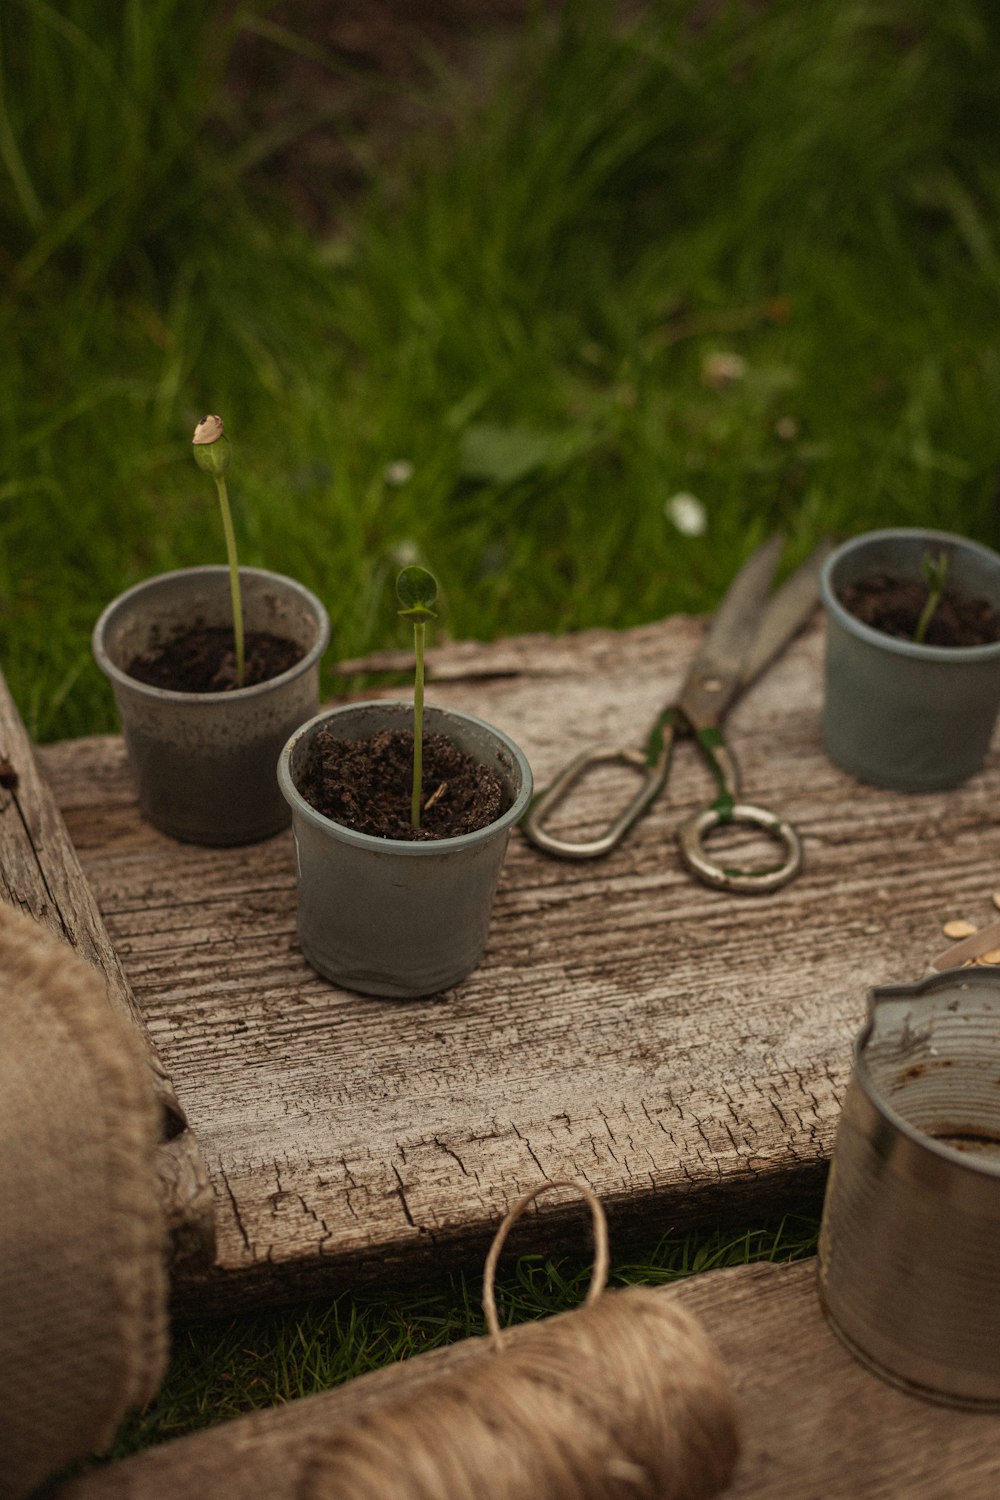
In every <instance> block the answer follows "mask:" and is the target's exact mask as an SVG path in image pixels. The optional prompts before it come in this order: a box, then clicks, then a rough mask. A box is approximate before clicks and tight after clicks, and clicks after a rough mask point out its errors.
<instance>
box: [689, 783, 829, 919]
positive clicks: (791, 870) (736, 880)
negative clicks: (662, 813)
mask: <svg viewBox="0 0 1000 1500" xmlns="http://www.w3.org/2000/svg"><path fill="white" fill-rule="evenodd" d="M733 823H743V824H749V825H750V826H751V827H753V828H759V829H761V830H762V832H764V833H766V834H768V835H769V836H770V837H771V838H773V839H774V840H775V841H776V842H777V843H778V844H780V845H781V846H782V849H783V858H782V860H781V863H780V864H778V865H769V866H768V868H767V869H766V870H738V869H734V868H733V866H731V865H720V864H717V863H716V862H715V860H713V859H709V857H708V853H707V851H706V849H705V842H704V841H705V837H706V835H708V834H709V833H711V832H712V831H713V829H716V828H724V827H728V826H729V825H730V824H733ZM677 842H678V843H679V844H680V849H681V858H682V859H683V860H684V863H685V864H686V865H687V866H688V868H689V869H690V870H692V871H693V872H694V874H695V875H697V876H698V879H699V880H703V881H704V882H705V884H706V885H711V886H714V887H715V888H716V890H720V891H741V892H743V893H744V894H745V895H751V896H763V895H766V894H767V893H768V892H769V891H777V890H780V889H781V887H782V886H783V885H787V884H788V882H789V881H790V880H793V879H794V878H795V876H796V875H797V874H798V873H799V871H800V870H801V868H802V842H801V840H800V838H799V836H798V834H797V833H796V832H795V829H794V828H793V827H792V825H791V823H786V822H785V819H784V818H779V817H778V816H777V814H776V813H773V812H768V810H767V808H766V807H753V806H751V805H750V803H748V802H736V803H734V804H733V806H732V807H731V808H730V809H728V810H725V811H724V810H722V809H720V808H718V807H706V809H705V811H704V812H701V813H696V814H695V816H694V817H693V818H688V819H687V820H686V822H684V823H682V824H681V826H680V828H678V830H677Z"/></svg>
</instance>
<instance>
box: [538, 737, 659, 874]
mask: <svg viewBox="0 0 1000 1500" xmlns="http://www.w3.org/2000/svg"><path fill="white" fill-rule="evenodd" d="M669 758H670V750H669V743H668V745H667V747H666V748H665V750H664V752H663V753H662V754H661V756H660V758H659V759H658V760H657V761H656V762H655V764H653V765H650V764H649V762H648V761H647V759H646V757H645V756H644V755H643V754H641V752H640V751H638V750H618V749H616V748H612V747H608V748H605V749H600V750H585V751H583V753H582V754H580V755H578V756H577V757H576V759H575V760H571V761H570V763H569V765H568V766H566V768H565V769H564V770H563V771H562V772H560V774H559V775H558V776H557V777H556V779H555V781H553V782H552V783H551V785H550V786H547V787H546V788H545V789H544V791H542V792H540V793H539V794H538V796H537V797H536V798H535V799H534V801H533V802H532V803H531V805H530V807H529V808H528V811H527V813H526V814H525V816H524V817H523V819H522V820H521V831H522V832H523V834H524V836H525V837H526V838H527V839H528V841H529V842H530V843H532V844H534V845H535V847H536V848H537V849H542V850H544V852H545V853H546V854H555V855H558V856H559V857H560V858H562V859H599V858H600V856H601V855H603V854H608V853H610V851H611V850H612V849H613V848H614V847H615V845H616V844H618V843H620V842H621V840H622V839H623V838H624V836H625V834H626V833H627V832H628V830H629V829H630V828H631V827H632V824H633V823H635V822H636V821H637V820H638V819H639V818H640V817H641V816H642V814H643V813H644V812H645V810H646V808H647V807H648V806H649V804H650V803H651V802H653V801H655V800H656V798H657V797H658V796H659V795H660V792H661V791H662V790H663V785H664V782H665V781H666V779H667V765H668V762H669ZM614 764H618V765H625V766H630V767H632V769H633V770H635V771H638V772H639V774H640V776H641V777H642V782H641V784H640V786H639V790H638V791H637V792H636V794H635V796H634V797H632V799H631V800H630V801H629V802H627V803H626V805H625V807H624V808H623V809H622V811H621V812H620V813H618V814H617V816H616V817H614V818H612V819H611V821H610V822H609V823H608V824H607V825H606V826H605V828H604V829H603V830H602V832H601V833H599V834H597V835H596V836H595V837H594V838H591V839H568V838H564V837H562V836H561V835H560V834H557V833H550V832H549V830H548V829H547V828H546V827H545V820H546V818H547V817H548V816H549V814H550V813H551V812H552V811H553V810H554V809H555V808H556V807H558V806H559V803H560V802H562V800H563V798H564V797H566V796H567V794H568V793H569V792H570V791H571V790H572V788H573V787H574V786H575V785H576V783H577V782H579V781H581V780H582V779H583V777H584V776H585V775H586V773H587V772H588V771H589V770H590V769H591V768H592V767H593V766H600V765H614Z"/></svg>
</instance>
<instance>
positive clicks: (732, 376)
mask: <svg viewBox="0 0 1000 1500" xmlns="http://www.w3.org/2000/svg"><path fill="white" fill-rule="evenodd" d="M746 372H747V362H746V360H745V359H744V358H743V356H742V354H734V353H733V352H732V351H731V350H729V349H725V350H719V351H718V353H716V354H709V355H707V356H706V358H705V360H704V362H703V364H702V367H701V378H702V380H704V382H705V384H706V385H710V386H713V387H714V388H715V390H722V389H724V388H725V387H726V386H727V385H736V384H737V383H738V382H739V381H741V380H742V379H743V377H744V375H745V374H746Z"/></svg>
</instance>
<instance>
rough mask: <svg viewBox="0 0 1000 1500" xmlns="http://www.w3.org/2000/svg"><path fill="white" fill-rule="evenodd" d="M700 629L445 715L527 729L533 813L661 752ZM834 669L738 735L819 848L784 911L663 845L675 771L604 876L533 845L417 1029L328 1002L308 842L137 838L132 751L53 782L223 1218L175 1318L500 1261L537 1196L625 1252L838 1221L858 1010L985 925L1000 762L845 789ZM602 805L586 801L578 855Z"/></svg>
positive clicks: (489, 664)
mask: <svg viewBox="0 0 1000 1500" xmlns="http://www.w3.org/2000/svg"><path fill="white" fill-rule="evenodd" d="M702 629H703V626H702V624H701V622H699V621H697V620H692V619H684V618H675V619H672V620H669V621H666V622H664V623H662V624H659V625H654V626H644V627H642V628H641V629H639V630H635V631H630V632H625V633H621V634H616V633H613V632H603V631H597V632H587V633H586V634H585V635H583V636H581V637H572V638H571V637H566V638H563V639H561V640H559V641H550V640H547V639H546V638H538V637H534V638H529V639H528V640H527V641H521V642H500V643H497V645H496V646H495V647H494V646H485V647H469V646H463V647H461V648H445V649H444V650H442V651H441V652H439V653H438V654H437V659H436V660H437V667H438V673H439V678H443V677H445V676H447V673H448V671H449V670H450V667H449V663H450V662H452V661H453V659H454V658H453V652H458V653H459V655H460V658H461V665H462V670H463V672H465V673H468V674H469V675H468V676H466V677H463V678H461V679H456V680H447V681H444V680H438V681H437V682H433V681H432V684H431V688H430V691H429V696H431V697H432V698H434V699H436V700H437V701H439V702H443V703H448V704H453V705H456V706H462V707H465V708H467V709H469V710H470V711H472V712H474V713H478V714H481V715H482V716H483V717H484V718H486V719H488V720H491V721H492V722H494V723H496V724H499V725H501V726H503V727H504V728H506V729H507V730H508V732H510V733H511V734H512V735H513V736H514V738H515V739H516V740H517V741H518V742H519V743H520V744H521V745H522V746H523V748H524V749H525V751H526V753H527V755H528V758H529V760H530V761H531V764H532V766H533V768H534V771H535V775H536V780H537V782H538V783H539V785H541V784H543V783H544V782H545V781H546V780H547V779H548V778H549V777H550V776H551V775H552V774H553V773H554V772H555V770H557V769H558V768H559V767H560V766H561V765H562V764H563V762H564V761H565V760H566V758H567V756H568V755H569V754H570V753H572V752H573V751H575V750H576V749H578V748H579V747H580V746H581V745H589V744H596V743H599V742H601V741H608V740H610V741H612V742H619V743H626V744H630V743H636V742H637V741H638V740H640V739H641V736H642V735H643V733H644V731H645V729H646V727H647V725H648V723H649V721H650V720H651V719H652V717H653V715H654V714H655V712H656V711H657V710H658V709H659V708H660V707H661V705H662V703H663V702H664V701H665V699H666V698H667V696H668V695H669V693H670V692H671V691H672V690H673V689H675V688H676V687H677V686H678V684H679V681H680V679H681V676H682V675H683V671H684V668H685V665H686V663H687V662H688V660H689V659H690V657H691V654H692V653H693V651H694V649H695V648H696V645H697V643H698V641H699V639H700V636H701V632H702ZM822 646H823V637H822V627H821V625H820V624H819V623H817V625H816V626H815V627H814V628H812V629H811V630H810V631H808V632H807V633H806V634H805V635H804V636H803V637H801V638H800V639H799V640H798V641H797V642H796V643H795V645H794V646H793V647H792V649H791V650H790V651H789V652H788V653H787V655H786V656H785V657H784V658H783V659H782V660H781V661H780V662H779V663H778V664H777V665H776V666H775V667H774V668H773V669H772V671H771V672H770V673H769V674H768V675H767V676H766V677H765V678H764V679H763V680H762V681H761V682H760V683H758V684H757V685H756V686H755V688H754V689H753V691H752V692H751V693H750V694H749V695H748V696H747V697H746V699H745V700H744V701H743V702H741V703H740V705H739V706H738V707H737V709H736V711H735V712H734V713H733V715H732V716H731V721H730V726H729V727H730V731H731V736H732V739H733V742H734V745H735V747H736V751H737V754H738V756H739V759H740V762H741V764H742V767H743V772H744V786H745V791H746V794H747V796H748V798H749V799H750V800H752V801H755V802H760V803H762V804H764V805H765V806H767V805H770V806H773V807H775V808H777V809H780V810H781V811H783V812H784V813H785V814H786V815H787V816H788V817H789V818H790V819H791V820H792V821H793V822H794V823H795V824H796V825H797V826H798V828H799V829H800V831H801V833H802V835H803V841H804V846H805V858H806V866H805V871H804V873H803V875H802V876H801V878H800V879H799V880H798V881H797V882H796V883H795V884H793V885H791V886H789V887H787V888H786V889H785V890H784V891H782V892H779V893H777V894H776V895H774V896H770V897H763V898H762V897H752V896H734V895H727V894H724V893H721V892H718V891H712V890H709V889H707V888H705V887H703V886H701V885H698V884H696V883H694V882H693V881H692V880H691V879H690V878H689V877H688V876H686V875H685V874H684V873H683V872H682V870H681V868H680V865H679V862H678V859H677V855H676V851H675V848H674V844H673V830H674V828H675V826H676V823H677V821H678V819H679V817H680V816H682V815H683V814H685V813H687V812H689V811H691V810H693V809H694V808H695V807H697V806H699V805H700V804H701V803H702V801H703V800H704V798H705V796H706V793H707V790H708V784H707V778H706V775H705V773H704V771H703V769H702V767H701V766H700V765H699V764H698V763H697V761H696V759H695V756H694V754H693V752H692V751H691V749H690V748H685V747H682V748H681V749H680V750H679V751H678V754H677V755H676V757H675V768H674V777H673V780H672V782H671V786H670V790H669V793H668V795H667V796H666V797H664V798H663V799H662V800H661V802H660V803H659V804H657V806H656V807H654V808H653V809H652V810H651V812H650V813H649V815H648V816H647V817H646V818H645V819H644V820H643V821H642V823H641V824H640V825H639V826H638V827H637V828H636V829H635V830H634V831H633V833H632V834H631V836H630V837H629V839H628V841H627V842H626V844H625V845H624V846H623V847H622V848H620V849H619V850H618V851H616V852H615V853H614V854H612V855H611V856H609V857H608V858H607V859H606V860H602V861H598V862H596V863H584V864H574V863H563V862H558V861H553V860H550V859H548V858H547V857H545V856H544V855H541V854H539V853H538V852H537V851H536V850H534V849H532V848H531V847H529V846H528V844H527V843H526V842H525V840H524V839H523V838H522V837H521V836H520V835H519V834H516V835H515V836H514V838H513V839H512V842H511V849H510V855H509V858H508V863H507V866H506V869H505V873H504V877H503V881H502V885H501V890H500V894H499V897H498V903H497V909H496V914H495V920H494V925H493V929H492V932H491V939H490V944H489V948H488V951H487V955H486V959H485V961H484V963H483V965H482V966H481V968H480V969H479V970H478V971H477V972H476V973H475V974H474V975H473V976H472V977H471V978H470V979H469V980H467V981H466V983H465V984H463V985H462V986H460V987H458V988H457V989H456V990H453V991H451V992H449V993H447V994H445V995H443V996H440V997H436V998H435V999H432V1000H425V1001H412V1002H387V1001H380V1000H372V999H366V998H364V997H361V996H357V995H352V994H348V993H347V992H345V991H341V990H338V989H336V988H335V987H333V986H331V985H329V984H327V983H326V982H325V981H323V980H321V979H319V978H318V977H317V976H316V975H314V974H313V973H312V971H311V970H310V969H309V968H308V966H307V965H306V964H305V963H304V961H303V960H302V959H301V957H300V956H299V954H298V952H297V948H296V944H295V893H294V854H293V849H292V844H291V838H290V836H289V835H281V836H279V837H277V838H275V839H272V840H270V841H268V842H267V843H265V844H261V845H258V846H255V847H252V848H249V849H244V850H236V851H232V850H221V851H219V850H216V851H213V850H202V849H197V848H194V847H190V846H189V847H185V846H182V845H178V844H173V843H171V842H170V841H169V840H168V839H166V838H164V837H162V836H160V835H158V834H157V833H155V832H154V831H153V830H151V829H147V828H145V827H144V825H143V824H142V823H141V822H140V820H139V818H138V815H137V813H136V810H135V807H134V804H133V803H132V801H131V798H130V795H129V791H128V783H127V774H126V770H125V765H124V761H123V757H122V751H121V746H120V743H119V742H118V741H117V740H116V739H114V738H102V739H97V740H88V741H80V742H76V743H75V744H71V745H61V746H51V747H48V748H47V749H46V750H45V752H44V756H43V759H44V764H45V767H46V769H47V771H48V773H49V775H50V777H51V778H52V781H53V785H54V786H55V787H56V788H57V796H58V798H59V800H60V803H61V805H62V807H63V810H64V813H65V816H66V818H67V822H68V824H69V827H70V830H71V833H72V836H73V839H74V841H75V844H76V847H77V849H78V851H79V854H80V858H81V860H82V863H83V865H84V868H85V869H86V871H87V873H88V875H89V877H90V879H91V881H92V883H93V886H94V889H95V890H96V892H97V896H98V900H99V902H100V905H101V908H102V910H103V912H104V916H105V920H106V922H107V925H108V929H109V931H110V933H111V935H112V938H113V941H114V943H115V946H116V948H117V950H118V953H119V954H120V956H121V959H122V962H123V963H124V965H125V968H126V970H127V972H128V974H129V977H130V980H131V982H132V985H133V987H134V989H135V992H136V995H137V997H138V999H139V1003H140V1005H141V1006H142V1009H143V1012H144V1014H145V1016H146V1017H147V1021H148V1024H149V1028H150V1031H151V1034H152V1036H153V1038H154V1041H155V1043H156V1045H157V1047H158V1048H159V1050H160V1051H161V1053H162V1055H163V1057H164V1059H165V1061H166V1063H167V1066H168V1067H169V1069H170V1073H171V1076H172V1077H173V1078H174V1080H175V1082H176V1084H177V1088H178V1092H179V1094H180V1097H181V1099H182V1101H183V1103H184V1106H185V1109H186V1110H187V1112H188V1116H189V1118H190V1120H191V1122H192V1124H193V1126H194V1129H195V1130H196V1132H197V1134H198V1136H199V1139H200V1140H201V1142H202V1146H203V1149H204V1151H205V1154H206V1157H207V1159H208V1163H209V1170H210V1173H211V1176H212V1180H213V1185H214V1187H215V1190H216V1195H217V1218H218V1233H219V1248H218V1257H217V1263H216V1267H215V1269H214V1271H213V1272H212V1273H210V1274H207V1275H206V1276H204V1277H191V1278H188V1279H187V1281H186V1282H185V1284H184V1286H183V1287H182V1288H181V1296H182V1301H181V1306H182V1307H185V1308H190V1309H192V1310H194V1309H197V1308H198V1307H199V1306H200V1307H204V1306H205V1305H206V1303H209V1304H210V1305H211V1306H212V1307H215V1308H221V1307H225V1306H237V1305H241V1304H244V1303H248V1302H253V1301H257V1300H266V1299H269V1298H277V1297H291V1296H294V1295H298V1294H299V1293H302V1292H307V1291H312V1290H318V1289H320V1288H325V1287H331V1286H337V1285H343V1284H345V1283H355V1282H356V1281H357V1280H358V1279H359V1278H361V1277H367V1278H370V1279H379V1278H382V1277H392V1278H399V1277H400V1276H402V1275H404V1274H413V1275H417V1274H422V1273H424V1272H426V1271H427V1270H429V1269H432V1268H434V1267H439V1266H441V1265H443V1264H445V1263H446V1262H447V1261H449V1260H450V1259H451V1260H453V1259H456V1258H468V1257H470V1256H474V1257H478V1256H479V1255H481V1254H482V1253H483V1251H484V1249H485V1245H486V1241H487V1238H488V1228H487V1226H488V1225H490V1224H492V1223H495V1222H497V1221H498V1220H499V1219H500V1218H501V1217H502V1215H503V1212H504V1211H505V1209H506V1208H507V1207H508V1206H509V1204H510V1202H511V1201H512V1200H513V1199H514V1198H515V1197H516V1196H517V1195H518V1194H520V1193H521V1192H522V1191H524V1190H525V1189H526V1188H528V1187H530V1186H532V1185H534V1184H535V1183H537V1182H538V1181H540V1180H541V1179H543V1178H545V1177H556V1176H558V1177H573V1178H583V1179H584V1180H586V1181H588V1182H589V1183H590V1184H591V1186H592V1187H593V1188H594V1189H595V1190H596V1191H597V1192H598V1194H599V1195H600V1196H601V1197H602V1199H603V1200H604V1202H605V1204H606V1205H607V1207H608V1210H609V1215H610V1218H611V1222H612V1229H613V1232H614V1235H615V1242H616V1243H617V1244H621V1243H622V1242H623V1236H624V1235H628V1234H632V1233H635V1234H640V1233H641V1234H642V1235H644V1236H655V1235H657V1234H659V1233H660V1232H663V1231H666V1230H668V1229H670V1228H678V1227H683V1226H686V1225H690V1224H694V1223H697V1222H704V1221H706V1220H717V1219H718V1218H719V1217H720V1216H730V1217H740V1216H742V1215H744V1214H749V1215H750V1216H752V1217H753V1218H758V1217H759V1215H760V1214H761V1213H763V1212H765V1211H767V1210H768V1209H770V1208H775V1207H777V1206H779V1205H782V1204H786V1203H788V1202H789V1201H790V1200H794V1201H797V1202H799V1201H801V1200H802V1198H803V1196H804V1195H809V1194H812V1195H818V1194H819V1192H820V1191H821V1188H822V1184H823V1180H824V1174H825V1170H826V1165H827V1162H828V1159H829V1154H830V1150H831V1147H832V1143H833V1138H834V1132H835V1128H836V1120H837V1115H838V1112H839V1106H840V1101H841V1098H842V1094H843V1089H844V1086H845V1084H846V1081H847V1078H848V1074H849V1068H850V1052H851V1041H852V1037H853V1034H854V1032H855V1031H856V1029H857V1027H858V1026H859V1024H860V1022H861V1020H862V1018H863V1014H864V1002H865V991H866V989H867V988H868V986H869V985H872V984H879V983H885V982H892V981H894V980H905V979H911V978H914V977H918V976H919V975H920V974H921V973H922V972H923V970H924V968H925V965H926V963H927V961H928V960H929V959H930V958H931V957H932V956H933V954H934V953H935V952H936V951H937V950H938V949H939V948H940V947H941V936H940V927H941V923H942V921H943V920H944V919H945V918H947V917H949V916H955V915H968V916H971V917H973V918H978V919H979V920H983V921H985V920H986V918H987V916H988V915H989V913H990V912H991V911H992V908H991V906H990V892H991V891H992V890H993V889H994V887H995V885H996V869H997V867H998V857H1000V798H998V797H997V780H998V773H1000V758H998V756H997V753H996V749H994V752H993V754H992V755H991V757H990V759H989V761H988V763H987V765H986V767H985V769H984V771H983V772H982V773H981V774H980V775H979V776H977V777H976V778H974V779H973V780H972V781H971V782H969V783H968V784H967V785H966V786H965V787H962V788H959V789H957V790H955V791H952V792H946V793H930V794H924V795H921V796H908V795H905V794H900V793H892V792H885V791H879V790H876V789H874V788H869V787H862V786H859V785H857V784H856V783H854V782H853V781H851V780H850V779H849V778H848V777H846V776H844V775H842V774H841V773H840V772H839V771H837V770H836V768H835V767H833V766H832V765H831V764H830V763H829V762H828V761H827V759H826V757H825V756H824V754H823V752H822V747H821V743H820V731H819V709H820V693H821V662H822ZM515 662H517V663H519V664H520V665H518V666H517V670H516V672H515V674H514V675H506V672H507V667H508V666H511V665H512V664H513V663H515ZM498 664H499V665H503V668H504V670H503V673H500V672H499V671H493V670H492V669H493V668H497V667H498ZM553 664H557V665H558V671H556V672H555V674H554V675H551V674H550V672H549V670H548V669H549V668H550V667H551V666H553ZM606 799H607V790H606V788H605V787H604V786H603V785H602V784H601V783H600V782H599V780H598V779H596V778H595V780H594V782H592V783H588V784H587V785H586V786H585V788H584V790H583V793H582V794H581V802H580V805H579V815H580V819H581V821H582V823H583V824H584V825H585V826H593V824H594V823H595V821H596V820H597V819H598V818H599V817H600V815H601V814H602V812H603V811H604V810H605V804H606ZM557 1225H558V1214H557V1215H556V1216H555V1218H554V1219H553V1220H550V1223H549V1226H548V1228H547V1234H548V1236H549V1238H548V1239H547V1241H546V1243H547V1244H550V1243H551V1234H552V1233H553V1232H555V1229H556V1228H557Z"/></svg>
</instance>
